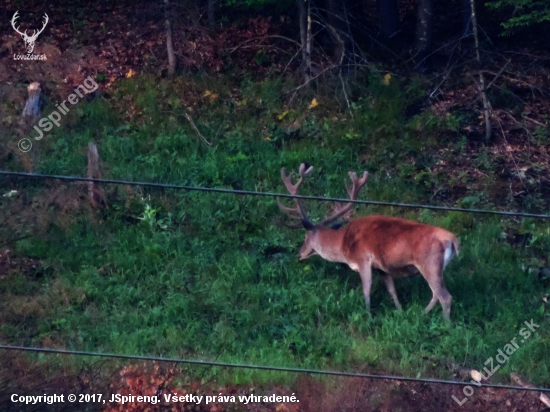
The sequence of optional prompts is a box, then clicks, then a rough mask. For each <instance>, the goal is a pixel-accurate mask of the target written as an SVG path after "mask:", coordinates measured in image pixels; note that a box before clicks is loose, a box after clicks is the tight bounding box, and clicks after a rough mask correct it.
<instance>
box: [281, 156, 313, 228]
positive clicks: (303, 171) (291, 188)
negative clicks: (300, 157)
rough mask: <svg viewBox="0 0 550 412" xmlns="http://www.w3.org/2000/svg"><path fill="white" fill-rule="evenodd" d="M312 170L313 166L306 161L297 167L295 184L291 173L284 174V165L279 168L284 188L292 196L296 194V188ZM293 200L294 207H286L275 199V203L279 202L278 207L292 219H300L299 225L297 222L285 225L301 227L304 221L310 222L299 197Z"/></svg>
mask: <svg viewBox="0 0 550 412" xmlns="http://www.w3.org/2000/svg"><path fill="white" fill-rule="evenodd" d="M312 170H313V166H310V165H309V164H306V163H302V164H301V165H300V167H299V168H298V172H299V174H300V179H298V181H297V182H296V184H292V179H291V175H287V174H286V171H285V168H284V167H283V168H282V169H281V179H282V180H283V183H284V184H285V187H286V189H287V190H288V192H289V193H290V194H291V195H293V196H296V195H298V189H299V187H300V185H301V184H302V182H303V180H304V177H306V176H307V175H308V174H310V173H311V171H312ZM294 201H295V203H296V207H287V206H285V205H283V204H282V203H281V202H280V201H279V200H278V199H277V203H278V204H279V207H280V208H281V210H282V211H283V212H285V213H286V214H287V215H288V216H289V217H291V218H293V219H296V218H298V219H300V220H302V224H300V225H298V224H296V225H288V224H285V225H286V226H287V227H290V228H298V227H302V225H303V222H304V221H305V222H308V223H311V222H310V220H309V218H308V217H307V214H306V212H305V210H304V206H303V204H302V202H301V201H300V199H294Z"/></svg>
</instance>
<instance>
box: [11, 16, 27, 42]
mask: <svg viewBox="0 0 550 412" xmlns="http://www.w3.org/2000/svg"><path fill="white" fill-rule="evenodd" d="M18 14H19V10H17V11H16V12H15V14H14V15H13V17H12V18H11V26H12V27H13V29H14V30H15V31H16V32H17V33H19V34H20V35H21V36H22V35H23V33H21V32H20V31H19V27H15V22H16V20H17V19H18V18H19V15H18ZM25 33H26V31H25Z"/></svg>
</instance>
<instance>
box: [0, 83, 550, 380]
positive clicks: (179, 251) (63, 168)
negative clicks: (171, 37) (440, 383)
mask: <svg viewBox="0 0 550 412" xmlns="http://www.w3.org/2000/svg"><path fill="white" fill-rule="evenodd" d="M199 85H200V79H199V80H197V83H196V84H195V87H199ZM246 86H247V87H246V90H245V94H246V98H247V99H248V103H247V105H246V107H245V108H242V107H240V106H239V107H237V106H234V105H233V103H232V101H233V100H231V99H232V98H229V97H227V100H223V99H224V98H223V97H221V98H220V100H222V101H220V102H214V103H212V105H210V106H209V105H208V104H204V105H203V106H199V108H198V109H196V112H195V114H194V117H195V120H196V121H197V125H198V127H199V129H200V130H201V132H202V133H204V134H205V137H206V138H207V139H209V140H214V141H215V146H214V147H213V148H207V147H205V146H204V145H202V144H201V143H200V141H199V140H198V138H197V136H196V134H195V132H194V131H193V129H192V128H191V127H190V126H189V124H188V123H187V122H186V121H185V120H181V121H179V120H178V121H174V120H173V118H174V116H175V118H177V119H180V118H182V117H181V116H182V113H184V112H185V111H184V109H183V108H181V105H178V104H176V103H173V102H174V101H175V99H176V98H178V91H177V90H175V91H172V92H170V90H169V89H168V88H167V87H166V84H165V83H164V81H161V82H160V84H158V85H157V84H155V82H151V80H150V79H145V80H144V81H143V83H139V80H136V81H135V82H134V83H133V82H132V81H127V82H125V83H124V84H123V85H122V86H121V88H120V90H119V92H120V93H121V96H127V95H130V96H131V97H132V99H131V101H133V102H134V103H135V105H136V107H138V108H139V109H140V110H142V113H144V115H143V116H139V117H136V120H135V121H133V122H128V123H126V124H123V123H122V120H117V115H115V114H114V113H117V111H121V110H122V109H121V107H120V106H111V105H114V101H107V100H100V99H96V100H94V101H92V102H90V103H88V104H87V105H86V106H84V107H83V109H82V113H80V115H79V116H78V118H75V119H73V121H72V122H69V124H68V125H67V126H66V127H65V128H62V129H58V130H55V131H53V132H52V133H51V134H50V135H49V136H47V138H46V139H47V143H46V142H45V144H44V148H43V150H42V151H41V153H40V156H39V163H38V165H37V167H36V172H41V173H55V174H69V175H71V174H73V175H82V174H83V173H84V170H85V164H86V153H85V148H86V146H87V143H88V142H89V141H90V140H94V141H96V142H97V143H98V147H99V152H100V156H101V159H102V162H103V172H104V176H105V177H109V178H119V179H129V180H136V181H151V182H165V183H175V184H185V185H197V186H208V187H226V188H230V187H232V188H237V189H245V190H261V191H270V192H281V191H283V185H282V182H281V180H280V176H279V173H280V169H281V167H286V168H287V170H296V169H297V167H298V165H299V164H300V163H301V162H302V161H308V162H309V163H311V164H313V165H314V166H315V168H316V169H315V172H314V174H313V175H312V177H311V178H310V181H308V182H307V183H305V184H304V188H303V189H304V190H303V193H304V194H307V193H309V194H315V195H326V196H335V197H344V195H345V190H344V184H343V183H344V181H345V180H346V179H347V171H349V170H356V171H360V170H362V169H366V170H369V171H370V172H371V176H370V177H369V180H368V182H367V186H366V188H365V189H364V192H363V193H362V198H366V199H376V200H386V201H400V202H429V197H430V193H431V187H432V186H431V185H430V184H426V183H425V181H424V180H418V181H415V180H414V179H410V178H407V176H410V174H411V173H413V171H414V170H413V169H411V168H410V167H409V168H407V167H405V165H403V164H400V162H401V161H402V160H404V159H406V158H407V157H410V156H417V157H418V158H421V157H422V156H424V155H426V153H427V152H428V151H429V149H430V148H431V147H433V145H435V142H436V139H435V138H432V137H430V136H427V137H426V142H427V143H426V144H425V145H419V144H418V138H417V136H416V135H414V133H413V132H412V131H410V130H408V129H407V128H406V125H407V123H406V122H405V120H404V119H403V118H402V116H401V114H400V113H401V111H402V106H400V103H399V102H398V99H401V98H403V95H402V94H401V95H400V94H399V90H398V89H392V90H390V91H384V90H383V89H382V91H379V92H376V90H375V91H373V96H374V97H373V98H374V99H378V101H380V102H382V103H380V107H379V106H377V105H376V103H373V104H374V105H375V109H376V110H374V111H372V112H369V110H368V109H367V108H365V109H362V108H359V109H357V111H356V114H355V116H354V119H350V118H347V119H346V120H345V121H342V120H341V118H340V119H339V120H332V119H333V117H332V115H331V114H326V115H322V114H319V113H318V112H314V111H311V112H308V111H307V110H306V111H304V113H305V114H306V117H307V119H306V120H304V123H303V124H307V125H309V126H308V128H306V127H305V126H304V132H303V133H302V134H301V135H300V136H298V137H296V136H294V135H291V134H288V135H287V134H285V132H284V131H282V130H283V129H282V128H281V126H280V122H278V120H277V115H278V114H280V113H282V112H283V108H282V103H281V102H280V101H279V100H278V99H279V97H277V96H279V94H278V92H274V91H273V89H276V90H279V89H277V88H278V87H281V85H280V84H276V83H275V84H273V83H267V84H254V83H248V84H247V85H246ZM214 87H215V85H214V86H212V85H211V87H210V88H214ZM219 87H220V90H218V91H217V92H219V94H220V96H222V95H223V90H225V89H223V85H221V86H219ZM396 87H397V86H396ZM205 88H206V87H205ZM374 89H376V88H374ZM214 90H215V89H214ZM170 93H172V94H170ZM377 93H378V94H377ZM384 93H386V94H384ZM255 96H256V97H255ZM257 96H261V102H260V100H255V98H257ZM180 97H181V96H180ZM171 102H172V103H171ZM172 104H173V105H174V106H175V108H173V109H170V110H168V109H169V107H168V106H170V105H172ZM306 107H307V106H306ZM165 109H166V110H165ZM363 110H364V111H363ZM171 116H172V117H173V118H172V119H171V118H170V117H171ZM388 117H389V118H390V120H388ZM120 118H122V115H120ZM384 123H385V124H387V125H389V126H388V128H387V129H386V131H384V130H380V127H379V125H380V124H384ZM390 126H391V127H390ZM218 129H219V130H220V132H219V134H218V135H217V136H216V134H215V131H216V130H218ZM265 130H271V131H273V130H278V133H279V138H278V139H272V140H267V139H266V138H265V137H266V135H265V133H266V132H265ZM366 131H369V133H367V132H366ZM363 132H365V133H363ZM308 133H309V134H308ZM346 133H347V134H348V135H349V136H351V137H347V138H346V137H344V138H343V137H342V136H345V135H346ZM353 133H355V134H357V135H358V136H359V137H355V135H354V134H353ZM373 133H378V134H377V136H376V140H375V139H374V137H373V136H372V134H373ZM384 139H385V140H384ZM430 142H431V143H430ZM397 149H399V150H398V151H396V150H397ZM371 150H372V151H371ZM364 153H367V154H369V156H368V158H367V160H366V163H365V164H364V165H362V164H360V162H361V160H362V159H363V160H364V157H363V155H364ZM389 153H394V155H393V156H389ZM396 164H397V165H396ZM389 172H391V173H389ZM107 192H108V193H109V198H110V199H112V200H111V204H110V207H109V209H107V210H105V211H103V212H102V214H101V217H100V219H99V220H98V221H96V223H92V222H91V220H90V219H89V218H88V217H87V216H86V215H85V214H78V215H75V216H74V220H73V222H72V223H71V224H70V225H69V226H61V225H60V226H55V225H54V226H53V227H52V228H51V229H50V231H49V232H48V234H47V235H46V236H43V237H31V238H28V239H25V240H22V241H20V242H19V243H18V244H17V252H18V253H20V254H22V255H27V256H31V257H35V258H39V259H42V260H43V262H45V264H46V266H47V267H48V268H49V269H48V270H47V271H46V272H45V274H44V275H43V276H41V277H35V278H33V277H23V276H14V277H11V278H5V279H0V293H2V296H3V297H2V300H3V301H4V302H13V304H7V303H4V304H3V309H2V311H3V315H2V326H1V328H0V334H1V335H2V337H3V340H4V341H5V342H6V343H12V344H17V345H41V344H42V343H43V342H45V341H46V340H49V341H53V342H62V343H63V345H64V346H65V347H66V348H68V349H78V350H89V351H104V352H114V353H123V354H141V355H145V354H147V355H158V356H166V357H187V358H204V359H216V360H219V361H228V362H237V363H257V364H264V365H277V366H297V367H304V368H332V369H340V370H361V371H385V372H390V373H396V374H403V375H407V376H417V375H418V376H420V375H423V376H434V375H438V376H441V377H445V378H448V377H449V376H450V373H449V371H448V370H447V369H446V368H445V367H444V366H442V365H443V363H444V362H446V361H449V362H455V363H461V364H465V365H468V366H470V367H472V368H474V369H478V370H481V369H482V368H483V366H484V362H485V361H486V360H487V359H488V358H489V357H490V356H495V355H496V353H497V350H498V349H499V348H502V347H503V346H504V345H505V344H506V343H508V342H509V341H510V340H511V339H512V338H514V337H516V336H517V335H518V332H519V329H520V328H521V327H522V326H521V325H522V323H523V322H524V321H526V320H530V319H534V320H535V323H538V324H540V325H541V327H540V329H539V330H538V331H537V332H536V333H535V334H534V335H533V336H532V337H531V338H530V339H528V340H527V341H526V342H525V343H523V344H521V347H520V349H519V350H518V351H517V352H515V353H514V354H513V355H512V356H510V359H509V361H508V363H507V364H506V366H505V367H503V368H501V370H500V371H499V373H500V374H504V373H506V372H509V371H510V370H517V371H520V372H522V373H524V374H525V375H526V376H528V377H529V378H530V379H532V380H533V381H535V382H538V383H540V384H544V383H546V384H548V383H550V370H549V365H550V358H549V354H550V350H549V349H550V348H549V342H550V325H549V323H548V314H547V311H545V308H544V306H543V305H542V300H541V299H542V296H543V295H544V294H545V293H548V285H546V286H545V285H543V284H541V283H540V282H539V281H538V279H537V277H536V274H533V273H529V271H528V270H527V269H526V268H522V265H524V264H525V262H528V261H529V259H536V258H537V257H538V258H540V256H545V254H546V255H547V254H548V250H549V246H550V229H549V226H548V224H543V223H541V222H539V221H534V222H530V221H526V222H525V223H523V225H524V228H523V230H526V231H528V232H529V233H531V234H533V236H534V238H532V240H531V243H530V244H528V245H527V247H526V248H524V249H517V248H513V247H511V246H510V245H509V244H508V243H507V242H506V241H504V239H503V237H502V232H503V230H504V228H505V227H507V226H510V225H515V224H514V223H511V222H510V221H508V220H505V219H500V218H495V217H486V216H483V215H481V216H473V215H465V214H459V213H442V212H441V213H437V214H436V213H433V212H426V211H418V210H417V211H411V210H403V211H401V210H392V209H389V208H376V207H368V208H364V207H363V208H357V209H358V210H357V214H358V215H365V214H368V213H385V214H389V215H399V216H404V217H407V218H411V219H417V220H420V221H423V222H427V223H432V224H436V225H441V226H444V227H446V228H448V229H449V230H452V231H453V232H454V233H455V234H456V235H457V236H458V237H459V239H460V241H461V246H462V251H461V254H460V256H459V257H458V258H457V259H455V260H454V261H453V262H452V263H451V264H450V266H449V267H448V268H447V270H446V284H447V287H448V289H449V291H450V292H451V294H452V295H453V297H454V302H453V309H452V320H453V322H452V325H451V326H449V327H448V326H446V325H445V324H444V322H443V320H442V315H441V310H440V307H439V305H438V306H437V307H436V309H434V310H433V311H432V312H431V313H430V314H428V315H423V314H422V310H423V307H424V306H426V305H427V303H428V302H429V300H430V297H431V292H430V290H429V288H428V285H427V284H426V282H425V281H424V279H422V278H415V279H404V280H398V281H397V282H396V283H397V292H398V295H399V297H400V300H401V301H402V303H403V304H404V307H405V311H404V312H396V311H395V310H394V308H393V303H392V302H391V299H390V297H389V294H388V293H387V292H386V290H385V287H384V286H383V285H382V284H381V283H379V282H375V286H374V288H373V289H374V290H373V295H372V307H373V317H372V318H371V317H369V316H368V315H367V314H366V312H365V308H364V301H363V296H362V292H361V287H360V279H359V276H357V274H356V273H354V272H352V271H351V270H350V269H349V268H347V267H344V266H343V265H338V264H334V263H329V262H325V261H323V260H321V259H320V258H317V257H316V258H312V259H310V260H309V261H307V262H305V263H303V264H300V263H298V262H297V259H296V254H297V251H298V249H299V248H300V245H301V241H302V239H303V231H290V230H288V229H286V228H284V227H282V226H281V225H280V223H279V217H280V214H281V213H280V212H279V209H278V207H277V204H276V201H275V199H273V198H268V197H245V196H234V195H227V194H216V193H204V192H185V191H175V190H164V191H161V190H153V189H141V190H140V191H137V192H136V195H135V197H132V196H129V195H128V192H125V191H123V190H122V189H120V188H119V189H118V191H117V192H116V193H115V191H114V188H108V189H107ZM309 208H310V211H311V214H312V216H314V217H321V216H322V215H323V214H324V213H326V212H327V210H328V209H327V205H325V204H314V203H313V202H312V203H310V204H309ZM533 239H534V240H533ZM524 266H525V265H524ZM17 296H19V297H21V296H23V297H24V296H29V297H30V299H31V300H32V302H33V304H32V305H29V303H28V302H27V303H22V301H21V299H20V300H17V299H16V298H17ZM25 308H27V309H25ZM434 369H435V370H434ZM214 372H215V370H211V371H210V372H207V373H214ZM217 372H218V377H217V379H220V380H222V381H223V380H228V381H232V382H236V383H241V382H250V381H254V382H272V381H283V382H284V381H285V380H290V379H293V377H292V376H286V375H282V374H276V373H268V372H259V371H246V370H242V371H241V370H223V371H217Z"/></svg>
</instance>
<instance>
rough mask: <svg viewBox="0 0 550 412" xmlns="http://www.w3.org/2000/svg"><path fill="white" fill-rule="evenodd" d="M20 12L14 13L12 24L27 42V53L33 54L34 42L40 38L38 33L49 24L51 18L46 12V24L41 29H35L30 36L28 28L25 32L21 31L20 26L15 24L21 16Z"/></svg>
mask: <svg viewBox="0 0 550 412" xmlns="http://www.w3.org/2000/svg"><path fill="white" fill-rule="evenodd" d="M18 13H19V10H18V11H16V12H15V14H14V15H13V17H12V19H11V25H12V27H13V29H14V30H15V31H16V32H17V33H19V34H20V35H21V38H22V39H23V41H24V42H25V47H26V48H27V53H28V54H32V52H33V50H34V43H35V42H36V39H37V38H38V35H39V34H40V33H42V32H43V31H44V29H45V28H46V24H48V21H49V20H50V19H49V17H48V15H47V14H46V13H44V24H43V25H42V28H41V29H40V30H34V31H33V34H32V35H31V36H29V35H28V34H27V30H25V32H20V31H19V27H16V26H15V21H16V20H17V19H18V18H19V16H18Z"/></svg>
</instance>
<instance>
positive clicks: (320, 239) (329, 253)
mask: <svg viewBox="0 0 550 412" xmlns="http://www.w3.org/2000/svg"><path fill="white" fill-rule="evenodd" d="M343 240H344V230H343V229H339V230H334V229H330V228H323V229H320V230H319V231H318V232H317V236H316V242H315V243H316V245H315V246H316V247H315V251H316V252H317V253H318V254H319V255H320V256H321V257H322V258H323V259H326V260H328V261H330V262H340V263H347V260H346V258H345V256H344V254H343V253H342V242H343Z"/></svg>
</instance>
